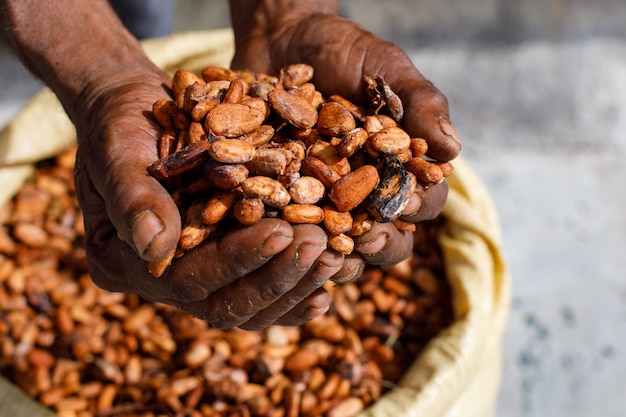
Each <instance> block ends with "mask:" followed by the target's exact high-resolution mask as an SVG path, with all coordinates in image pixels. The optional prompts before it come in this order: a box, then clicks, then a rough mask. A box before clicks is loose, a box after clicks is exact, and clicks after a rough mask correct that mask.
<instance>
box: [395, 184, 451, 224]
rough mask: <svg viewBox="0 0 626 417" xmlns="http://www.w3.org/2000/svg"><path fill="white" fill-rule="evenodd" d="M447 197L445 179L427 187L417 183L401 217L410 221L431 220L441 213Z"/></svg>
mask: <svg viewBox="0 0 626 417" xmlns="http://www.w3.org/2000/svg"><path fill="white" fill-rule="evenodd" d="M447 198H448V184H447V183H446V182H445V181H443V182H441V183H439V184H436V185H432V186H429V187H423V186H421V185H418V186H417V188H416V189H415V193H414V194H413V196H411V201H410V202H409V204H407V207H406V208H405V209H404V211H403V212H402V216H401V219H402V220H404V221H407V222H411V223H417V222H421V221H424V220H432V219H434V218H435V217H437V216H438V215H439V214H441V210H443V207H444V205H445V204H446V200H447ZM415 201H417V202H418V203H415Z"/></svg>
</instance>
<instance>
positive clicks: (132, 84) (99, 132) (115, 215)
mask: <svg viewBox="0 0 626 417" xmlns="http://www.w3.org/2000/svg"><path fill="white" fill-rule="evenodd" d="M168 82H169V79H168V77H167V76H166V75H165V74H163V73H161V72H160V71H159V70H157V69H156V68H151V67H147V68H143V69H142V70H141V71H139V72H137V71H133V72H132V73H128V72H122V73H120V74H109V76H108V77H107V78H106V80H105V79H102V80H100V81H99V82H97V83H94V84H92V85H91V88H90V90H88V91H86V92H85V94H84V95H83V103H84V108H83V109H84V111H82V112H75V114H74V117H73V119H74V121H75V125H76V129H77V134H78V140H79V150H78V153H77V162H76V189H77V195H78V200H79V203H80V205H81V208H82V209H83V213H84V217H85V231H86V251H87V259H88V262H89V270H90V275H91V277H92V279H93V280H94V282H95V283H96V284H97V285H98V286H100V287H102V288H104V289H106V290H109V291H121V292H125V293H136V294H139V295H140V296H142V297H144V298H146V299H149V300H152V301H157V302H162V303H167V304H170V305H174V306H176V307H178V308H180V309H181V310H183V311H186V312H188V313H190V314H192V315H194V316H197V317H199V318H202V319H204V320H206V321H207V322H209V323H210V324H212V325H213V326H215V327H218V328H222V329H227V328H231V327H236V326H239V327H242V328H246V329H258V328H262V327H266V326H268V325H270V324H274V323H276V324H285V325H296V324H300V323H303V322H305V321H308V320H310V319H312V318H314V317H316V316H318V315H320V314H322V313H324V312H325V311H326V310H327V309H328V306H329V302H330V300H329V297H328V294H327V293H326V292H325V291H324V290H323V288H321V286H322V284H323V283H324V282H325V281H327V280H328V279H330V278H331V277H334V276H335V275H336V274H337V273H338V272H339V271H340V270H341V271H342V272H341V274H342V275H341V276H344V277H345V276H346V275H348V279H351V277H352V276H355V275H357V274H358V273H359V272H360V269H359V268H360V267H361V265H360V263H355V264H353V265H352V267H350V265H348V266H345V265H344V259H343V256H341V255H339V254H337V253H334V252H331V251H327V250H325V249H326V239H327V238H326V234H325V233H324V231H323V230H322V229H321V228H319V227H316V226H307V225H303V226H294V227H292V226H290V225H289V224H288V223H286V222H285V221H283V220H278V219H264V220H262V221H261V222H259V223H258V224H256V225H254V226H250V227H246V228H239V229H236V230H233V231H231V232H228V233H225V234H223V235H220V236H216V237H214V238H211V239H209V240H208V241H207V242H205V243H204V244H202V245H200V246H198V247H196V248H194V249H191V250H190V251H188V252H186V253H185V256H183V257H181V258H179V259H175V260H174V261H173V263H172V265H170V266H169V267H168V268H167V270H166V271H165V273H164V274H163V275H162V276H161V277H159V278H155V277H154V276H152V275H151V274H150V273H149V271H148V263H147V261H150V260H158V259H161V258H164V257H165V256H166V255H167V254H168V253H170V251H172V250H173V249H174V248H175V247H176V245H177V243H178V239H179V236H180V230H181V218H180V215H179V210H178V207H177V206H176V205H175V203H174V201H173V200H172V198H171V196H170V194H169V193H168V191H167V190H165V189H164V188H163V187H162V186H161V184H160V183H159V182H158V181H157V180H155V179H154V178H153V177H152V176H150V175H148V174H147V172H146V167H147V166H149V165H150V164H151V163H152V162H153V161H155V160H156V159H157V147H156V137H158V134H159V132H160V128H159V127H158V126H157V125H156V124H155V123H154V121H153V120H152V119H151V117H150V109H151V107H152V103H153V102H154V101H155V100H157V99H158V98H162V97H164V96H166V95H167V89H166V88H165V87H164V85H166V84H167V83H168ZM118 236H120V237H121V239H120V238H119V237H118Z"/></svg>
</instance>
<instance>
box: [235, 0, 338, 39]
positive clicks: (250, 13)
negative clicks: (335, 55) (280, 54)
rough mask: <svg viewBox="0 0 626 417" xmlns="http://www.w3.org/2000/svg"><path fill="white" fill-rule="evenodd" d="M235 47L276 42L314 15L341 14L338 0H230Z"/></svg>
mask: <svg viewBox="0 0 626 417" xmlns="http://www.w3.org/2000/svg"><path fill="white" fill-rule="evenodd" d="M229 3H230V14H231V21H232V26H233V31H234V33H235V44H236V48H239V47H240V46H249V45H252V44H260V43H264V44H265V45H266V46H267V45H270V44H272V43H273V41H274V40H275V39H277V38H280V36H281V34H282V33H284V32H285V31H286V30H288V29H289V28H290V27H292V26H294V25H296V24H298V23H299V22H302V21H303V20H307V19H309V18H311V17H312V16H315V15H338V14H339V6H338V2H337V0H304V1H303V0H262V1H258V0H230V2H229Z"/></svg>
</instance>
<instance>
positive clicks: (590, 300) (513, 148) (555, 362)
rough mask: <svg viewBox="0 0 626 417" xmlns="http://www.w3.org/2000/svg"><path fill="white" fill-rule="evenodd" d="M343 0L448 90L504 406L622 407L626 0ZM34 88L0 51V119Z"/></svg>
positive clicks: (505, 413)
mask: <svg viewBox="0 0 626 417" xmlns="http://www.w3.org/2000/svg"><path fill="white" fill-rule="evenodd" d="M340 4H341V8H342V12H343V13H344V14H346V15H348V16H349V17H351V18H353V19H354V20H356V21H357V22H359V23H362V24H363V25H364V26H366V27H368V28H369V29H370V30H372V31H374V32H376V33H378V34H380V35H381V36H384V37H386V38H388V39H391V40H393V41H396V42H397V43H399V44H400V45H401V46H402V47H403V48H405V50H406V51H407V52H408V53H409V55H410V56H411V58H412V59H413V61H414V62H415V64H416V66H417V67H418V68H419V69H420V70H421V71H422V72H423V73H424V74H425V75H426V76H427V77H428V78H430V79H431V80H432V81H433V82H434V83H435V84H436V85H437V86H438V87H439V88H440V89H441V90H442V91H443V92H444V93H445V94H446V95H447V97H448V99H449V101H450V108H451V113H452V120H453V122H454V123H455V126H456V128H457V130H458V131H459V133H460V135H461V136H462V138H463V140H464V150H463V153H462V155H463V157H464V158H465V159H466V160H468V161H469V162H470V164H471V165H472V166H473V167H474V169H475V170H476V171H477V172H478V174H479V175H480V176H481V178H482V179H483V181H484V182H485V183H486V185H487V187H488V188H489V189H490V191H491V195H492V197H493V200H494V202H495V204H496V206H497V208H498V210H499V215H500V219H501V223H502V231H503V238H504V241H503V246H504V250H505V253H506V256H507V260H508V263H509V266H510V269H511V272H512V275H513V280H514V282H513V291H514V293H513V305H512V309H511V314H510V317H509V321H508V324H507V329H506V333H505V339H504V375H503V381H502V388H501V393H500V400H499V403H498V414H497V415H498V416H499V417H551V416H568V417H588V416H603V417H619V416H625V415H626V412H625V411H624V407H623V405H622V401H623V393H624V386H625V385H626V273H624V271H626V256H624V249H625V248H626V214H624V207H626V165H625V164H624V163H623V160H624V156H625V154H626V137H624V136H625V133H624V132H626V26H624V25H623V22H624V21H626V8H624V7H623V4H622V2H621V0H598V1H596V2H586V3H585V2H583V1H582V0H572V1H568V0H548V1H545V0H521V1H518V2H511V1H506V0H473V1H471V2H463V3H460V2H454V1H452V0H445V1H440V2H428V1H426V0H390V1H387V2H385V5H384V7H383V6H382V5H381V4H382V3H381V2H377V1H375V0H362V1H354V2H350V1H347V0H344V1H341V2H340ZM208 7H212V8H213V9H211V10H212V13H211V14H210V15H207V14H206V13H202V9H203V8H208ZM204 16H209V18H208V20H206V19H207V18H204ZM201 19H203V20H201ZM227 25H228V11H227V7H226V3H225V2H224V1H222V2H199V1H197V0H196V1H192V0H186V1H184V0H181V1H180V3H179V12H178V14H177V19H176V28H177V30H178V29H201V28H206V27H207V26H208V27H224V26H227ZM40 87H41V85H40V84H39V83H38V82H37V81H36V80H34V79H33V78H32V77H30V76H29V75H28V74H27V73H26V72H25V71H24V70H23V69H22V68H21V66H20V65H19V64H18V63H17V62H16V61H15V60H14V59H13V58H12V57H11V56H10V55H9V54H8V53H7V51H6V50H2V49H0V92H1V93H0V126H1V125H3V124H4V123H6V122H7V121H8V120H9V119H10V118H11V117H12V115H13V114H14V113H15V112H16V111H17V109H18V108H19V107H20V106H21V105H22V104H23V103H24V102H25V101H26V100H27V99H28V98H29V97H30V96H32V94H33V93H34V92H36V91H37V90H38V89H39V88H40Z"/></svg>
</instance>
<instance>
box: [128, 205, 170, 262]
mask: <svg viewBox="0 0 626 417" xmlns="http://www.w3.org/2000/svg"><path fill="white" fill-rule="evenodd" d="M162 230H163V222H161V219H159V218H158V217H157V215H156V214H154V213H153V212H152V211H150V210H146V211H142V212H141V213H139V214H138V215H137V216H136V217H135V218H134V219H133V223H132V224H131V228H130V233H131V237H132V239H133V244H134V245H135V249H136V250H137V252H139V253H140V254H142V255H143V254H145V253H146V252H148V250H150V244H151V243H152V241H153V240H154V238H155V236H156V235H158V234H159V233H160V232H161V231H162Z"/></svg>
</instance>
